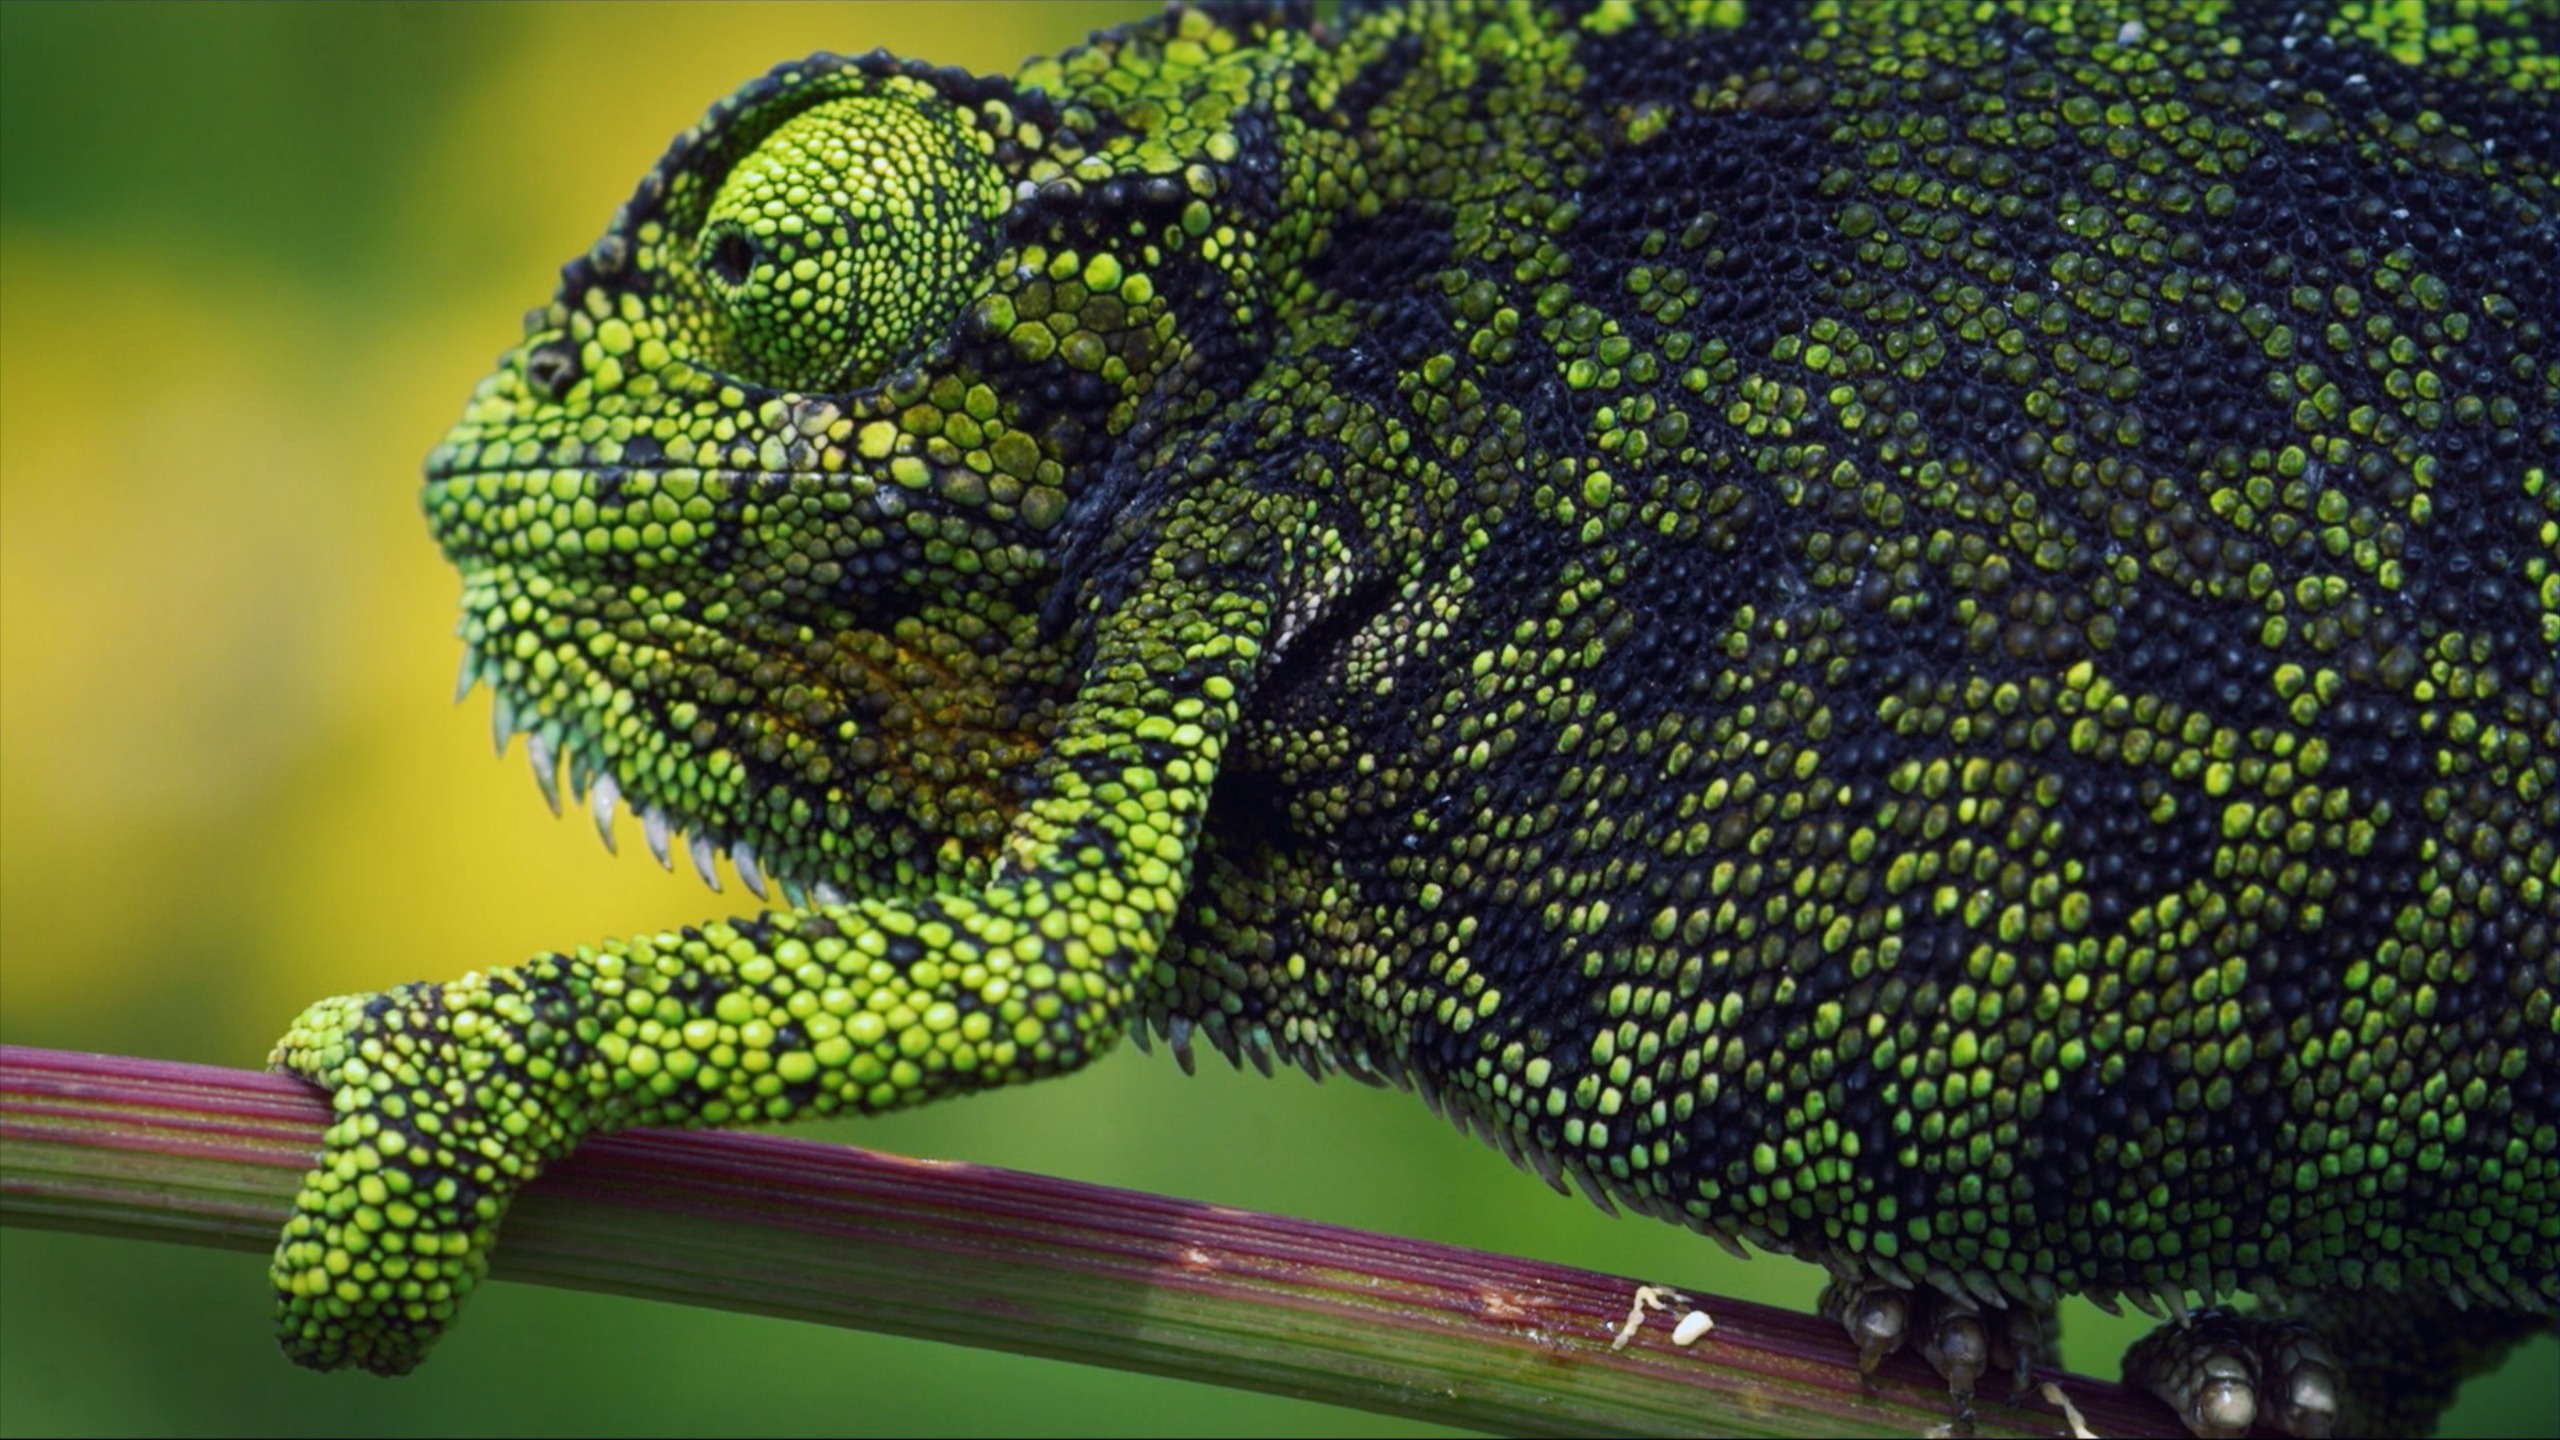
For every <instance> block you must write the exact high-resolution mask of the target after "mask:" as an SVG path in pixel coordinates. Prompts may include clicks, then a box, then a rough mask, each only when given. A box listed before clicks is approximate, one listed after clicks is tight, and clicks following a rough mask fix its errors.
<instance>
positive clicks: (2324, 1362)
mask: <svg viewBox="0 0 2560 1440" xmlns="http://www.w3.org/2000/svg"><path fill="white" fill-rule="evenodd" d="M2124 1379H2125V1383H2126V1384H2128V1385H2132V1386H2136V1387H2138V1388H2141V1389H2146V1390H2149V1391H2150V1392H2151V1393H2152V1394H2154V1395H2157V1396H2159V1397H2160V1399H2161V1401H2162V1403H2164V1404H2166V1405H2167V1406H2168V1407H2169V1408H2170V1409H2172V1410H2175V1411H2177V1412H2178V1418H2179V1419H2181V1420H2183V1421H2185V1422H2186V1425H2187V1428H2188V1429H2189V1430H2191V1431H2193V1432H2195V1433H2196V1434H2197V1435H2198V1436H2202V1437H2207V1440H2214V1437H2222V1436H2238V1435H2246V1434H2248V1433H2249V1429H2250V1427H2251V1426H2252V1425H2255V1424H2257V1423H2258V1422H2259V1420H2260V1419H2261V1417H2262V1416H2263V1418H2264V1419H2265V1421H2266V1423H2267V1425H2268V1426H2269V1427H2270V1428H2272V1429H2274V1430H2276V1431H2277V1432H2279V1433H2281V1434H2285V1435H2295V1436H2301V1437H2304V1440H2318V1437H2325V1436H2328V1435H2331V1434H2334V1433H2335V1432H2336V1430H2337V1425H2338V1410H2339V1403H2340V1394H2339V1372H2338V1367H2337V1363H2336V1362H2335V1361H2334V1360H2332V1359H2331V1358H2330V1355H2329V1352H2328V1350H2327V1348H2326V1347H2324V1346H2323V1345H2322V1344H2321V1343H2320V1342H2319V1340H2318V1339H2317V1338H2315V1337H2314V1336H2313V1334H2312V1332H2311V1327H2309V1326H2307V1325H2304V1324H2302V1323H2300V1322H2299V1321H2294V1320H2278V1319H2267V1318H2263V1317H2257V1316H2244V1315H2240V1314H2238V1313H2236V1312H2234V1311H2230V1310H2225V1309H2220V1308H2214V1309H2207V1310H2199V1311H2197V1312H2196V1313H2195V1314H2193V1315H2191V1316H2189V1317H2187V1319H2186V1321H2185V1322H2184V1323H2176V1322H2172V1323H2170V1324H2167V1325H2163V1326H2161V1327H2160V1328H2159V1329H2157V1330H2154V1331H2152V1332H2151V1333H2150V1334H2149V1335H2146V1336H2144V1337H2143V1338H2142V1339H2141V1340H2140V1341H2139V1342H2137V1343H2136V1344H2135V1345H2134V1347H2133V1348H2132V1349H2131V1350H2129V1351H2127V1352H2125V1357H2124Z"/></svg>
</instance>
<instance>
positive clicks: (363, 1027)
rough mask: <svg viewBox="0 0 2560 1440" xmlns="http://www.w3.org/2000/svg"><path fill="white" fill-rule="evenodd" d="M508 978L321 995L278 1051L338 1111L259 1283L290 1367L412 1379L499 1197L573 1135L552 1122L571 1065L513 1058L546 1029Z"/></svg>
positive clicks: (480, 1260)
mask: <svg viewBox="0 0 2560 1440" xmlns="http://www.w3.org/2000/svg"><path fill="white" fill-rule="evenodd" d="M512 980H513V977H508V978H507V979H501V980H496V981H490V980H482V979H480V978H479V977H471V978H469V979H465V980H462V981H457V982H455V983H454V984H452V985H443V986H439V985H413V986H407V987H404V988H402V989H400V990H397V991H393V992H391V993H390V994H386V995H347V996H340V997H338V998H337V999H333V1000H324V1001H322V1002H320V1003H319V1004H317V1005H314V1006H312V1007H311V1008H310V1009H308V1010H306V1011H304V1012H303V1014H302V1017H301V1018H300V1019H299V1020H297V1021H295V1022H294V1025H293V1027H292V1028H291V1029H290V1030H288V1031H287V1032H286V1033H285V1037H284V1038H283V1039H282V1040H280V1041H278V1042H277V1043H276V1048H275V1052H274V1054H273V1055H271V1056H270V1057H269V1059H268V1065H269V1067H270V1068H272V1069H276V1070H281V1071H285V1072H287V1073H290V1074H294V1075H299V1076H301V1077H303V1078H304V1079H306V1080H310V1081H313V1082H315V1083H317V1084H319V1085H322V1086H324V1087H326V1088H327V1089H328V1090H329V1091H330V1092H331V1103H332V1104H333V1106H334V1107H335V1109H336V1118H335V1119H334V1120H333V1121H332V1122H331V1124H330V1126H329V1131H328V1134H327V1136H326V1140H325V1144H326V1149H325V1150H324V1151H323V1152H322V1155H321V1157H320V1164H319V1166H318V1168H316V1169H314V1170H312V1171H311V1172H310V1173H309V1174H307V1175H305V1176H304V1177H303V1181H302V1191H301V1193H300V1194H299V1195H297V1196H295V1197H294V1213H293V1218H292V1219H290V1220H289V1221H287V1222H286V1224H285V1229H284V1236H283V1239H282V1240H280V1241H279V1242H278V1243H277V1245H276V1252H275V1259H274V1262H273V1264H272V1266H271V1267H270V1270H269V1272H268V1273H269V1275H270V1277H271V1278H272V1279H273V1280H274V1282H275V1287H276V1333H277V1339H278V1341H279V1342H280V1343H281V1344H282V1345H283V1347H284V1352H285V1354H286V1355H287V1356H289V1357H290V1358H291V1359H293V1360H294V1361H295V1362H296V1363H297V1364H302V1365H307V1366H310V1367H312V1368H313V1369H318V1370H334V1369H336V1368H338V1367H340V1366H342V1365H347V1364H354V1365H358V1366H361V1367H363V1368H364V1369H367V1370H370V1371H372V1372H373V1373H375V1374H377V1375H401V1374H406V1373H407V1372H408V1371H410V1370H412V1369H414V1368H416V1366H417V1364H418V1362H419V1361H421V1360H423V1359H425V1358H426V1355H427V1351H428V1350H429V1349H430V1348H431V1347H432V1346H433V1345H434V1344H435V1341H436V1338H437V1337H438V1336H439V1335H441V1334H442V1333H443V1332H444V1327H445V1326H446V1325H447V1324H448V1323H450V1322H451V1321H452V1319H453V1317H454V1314H455V1312H456V1311H457V1310H458V1309H459V1308H460V1307H461V1304H462V1301H463V1299H464V1298H465V1297H466V1296H468V1295H469V1294H470V1292H471V1291H472V1289H473V1288H474V1287H476V1286H477V1285H478V1284H479V1282H480V1280H481V1278H482V1277H483V1276H484V1275H486V1274H487V1273H488V1268H489V1250H490V1246H491V1245H492V1244H493V1243H494V1242H495V1241H496V1239H497V1233H498V1221H499V1218H500V1217H501V1216H502V1215H504V1214H505V1212H506V1205H507V1201H508V1199H509V1198H510V1197H511V1196H512V1195H513V1193H514V1192H515V1190H516V1189H517V1188H518V1187H520V1186H522V1185H523V1184H524V1182H526V1181H527V1180H530V1179H531V1178H533V1175H534V1173H535V1172H536V1171H538V1170H539V1169H540V1168H541V1165H542V1163H543V1161H545V1160H547V1159H549V1158H552V1157H554V1156H557V1155H560V1154H563V1153H565V1152H566V1151H567V1149H568V1148H569V1146H570V1145H572V1144H574V1143H575V1142H576V1139H577V1138H578V1133H581V1132H578V1131H576V1130H574V1129H573V1128H571V1127H566V1126H563V1125H561V1124H559V1123H558V1122H557V1121H556V1120H555V1119H554V1118H553V1117H554V1116H556V1115H558V1114H561V1113H564V1111H563V1107H562V1106H561V1105H560V1104H558V1103H557V1102H558V1101H560V1100H561V1099H563V1098H565V1097H564V1096H562V1095H561V1094H560V1093H559V1088H558V1087H559V1086H560V1084H561V1082H563V1081H565V1080H566V1079H567V1078H568V1074H567V1072H568V1071H569V1070H570V1069H571V1068H572V1067H567V1066H555V1065H543V1066H541V1067H540V1071H541V1073H540V1074H539V1075H537V1074H536V1073H535V1072H536V1066H535V1065H533V1064H530V1063H523V1064H511V1063H510V1062H509V1061H508V1060H507V1058H506V1056H507V1052H508V1049H509V1048H510V1045H511V1044H512V1042H514V1041H515V1040H516V1038H517V1037H518V1036H519V1035H520V1034H521V1033H522V1030H520V1029H519V1027H523V1028H524V1029H534V1028H538V1027H539V1026H540V1023H541V1022H540V1019H539V1018H538V1011H539V1010H540V1008H541V1007H540V1006H538V1005H536V1004H533V1003H530V1002H529V999H528V997H527V995H526V994H525V993H524V991H523V990H522V988H521V987H520V985H518V984H515V983H510V982H511V981H512ZM515 1048H516V1050H517V1053H518V1054H519V1055H521V1054H522V1049H521V1046H516V1047H515Z"/></svg>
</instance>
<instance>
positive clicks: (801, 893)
mask: <svg viewBox="0 0 2560 1440" xmlns="http://www.w3.org/2000/svg"><path fill="white" fill-rule="evenodd" d="M483 680H486V681H487V682H488V684H489V692H490V708H489V736H490V740H491V742H492V744H493V745H494V746H495V748H496V750H497V753H498V754H499V755H500V756H501V757H503V756H505V754H506V753H507V744H508V742H509V741H511V740H513V739H514V738H515V737H517V736H519V735H521V736H523V737H524V753H525V762H526V764H527V766H528V767H529V768H530V769H531V770H532V771H533V783H534V785H535V787H536V788H537V789H539V790H540V791H541V792H542V799H543V802H544V803H545V804H547V805H549V806H550V807H551V813H552V814H554V815H558V814H561V813H562V811H563V805H562V801H561V794H562V790H563V788H564V786H563V784H562V780H563V772H564V769H565V772H566V782H567V783H566V786H565V788H566V790H567V792H568V794H569V795H570V797H571V798H573V799H575V800H577V801H578V802H579V803H580V804H581V805H582V806H583V807H584V808H585V809H586V810H587V812H588V814H589V815H591V816H592V817H593V818H594V821H595V827H596V838H597V839H599V840H601V841H602V842H604V848H605V853H607V854H618V853H620V849H621V847H620V846H619V845H618V844H617V843H616V841H615V839H614V830H613V822H614V816H615V814H616V812H618V811H621V810H624V809H628V810H630V811H631V812H632V813H633V815H634V816H635V817H636V818H637V819H638V820H639V822H640V834H641V838H642V840H643V841H644V842H645V843H646V844H647V846H648V847H649V854H650V855H651V857H652V858H654V859H656V860H657V862H658V864H659V866H660V867H661V868H662V869H665V870H668V871H671V872H672V871H673V870H674V869H675V851H676V849H677V847H678V846H679V845H681V846H682V848H683V850H684V853H685V857H686V858H687V859H688V860H690V861H691V862H692V864H693V870H694V873H695V874H697V875H699V876H701V877H702V883H703V884H704V885H706V886H708V887H709V888H710V889H711V891H712V892H713V893H714V894H718V893H720V891H721V888H722V887H721V883H720V871H719V868H718V865H719V862H720V861H721V860H724V859H725V860H727V861H728V862H729V866H730V868H731V869H733V870H735V871H737V873H738V880H739V883H741V884H743V885H745V886H746V887H747V890H748V892H749V893H750V894H752V895H754V896H755V897H756V898H757V899H758V900H768V901H769V900H771V899H772V898H773V897H774V896H775V895H777V894H779V895H780V896H781V897H782V898H783V899H784V900H786V901H788V902H789V903H792V904H795V905H796V904H804V903H807V902H808V901H811V900H814V901H816V902H817V903H819V904H822V905H828V904H837V903H840V902H841V901H842V899H843V895H842V892H840V891H839V890H838V889H837V888H836V887H835V886H834V885H833V884H832V883H830V882H828V881H824V880H818V881H810V880H805V879H802V878H800V877H797V876H791V875H768V874H767V873H766V870H765V866H764V862H763V860H762V858H761V857H759V856H758V855H757V853H756V849H755V846H754V845H753V844H751V843H749V842H748V841H746V840H744V839H726V840H724V839H720V838H716V837H715V836H714V835H713V834H712V832H711V831H710V830H709V829H707V828H704V827H700V826H697V827H695V828H694V829H693V830H692V831H691V832H690V833H687V831H686V830H685V829H684V828H683V827H682V826H680V825H679V824H678V823H677V822H676V820H675V819H674V818H673V817H672V816H670V815H669V814H668V813H667V811H666V808H665V807H664V806H662V805H658V804H655V803H648V804H640V805H634V804H632V803H631V801H630V799H629V798H628V797H627V796H625V795H624V793H623V789H622V782H621V781H620V780H619V779H617V778H615V776H614V773H613V771H612V769H611V768H610V767H609V766H608V765H607V764H606V763H605V761H604V759H603V758H602V757H601V756H600V755H598V754H596V753H594V751H593V748H592V747H591V746H588V745H582V744H580V743H579V742H578V740H577V738H576V737H575V736H574V735H573V733H572V731H571V730H570V727H568V726H567V725H564V724H563V723H561V722H560V721H558V720H553V719H547V718H542V717H538V716H534V715H531V714H529V713H527V712H526V711H524V710H520V709H519V708H518V707H517V704H516V702H515V701H514V700H513V699H512V698H511V697H509V695H508V694H507V691H506V687H505V686H504V684H503V683H502V682H501V681H500V679H499V677H498V675H497V673H496V670H495V667H494V666H491V665H489V664H488V663H487V662H486V661H485V660H484V659H483V658H482V657H481V655H480V654H479V652H478V651H476V650H474V649H471V648H470V647H468V646H466V647H465V648H464V650H463V655H462V669H461V673H460V675H459V677H458V678H457V680H456V682H455V686H454V697H453V698H454V700H455V701H456V702H457V703H458V702H460V701H462V700H465V699H467V698H469V696H470V694H471V691H472V689H473V688H474V687H475V686H477V685H479V684H480V683H481V682H482V681H483Z"/></svg>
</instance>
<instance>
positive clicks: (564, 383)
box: [524, 340, 578, 400]
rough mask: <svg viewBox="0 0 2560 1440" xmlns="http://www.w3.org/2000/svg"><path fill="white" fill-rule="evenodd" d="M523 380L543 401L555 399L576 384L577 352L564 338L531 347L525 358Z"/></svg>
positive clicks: (566, 392)
mask: <svg viewBox="0 0 2560 1440" xmlns="http://www.w3.org/2000/svg"><path fill="white" fill-rule="evenodd" d="M524 379H525V383H526V384H528V385H530V386H532V387H533V390H534V393H535V394H537V395H540V396H541V397H542V398H544V399H545V400H557V399H559V398H560V397H562V396H564V395H566V394H568V393H569V387H570V386H572V385H575V384H577V383H578V352H577V351H576V350H575V349H572V348H571V347H570V345H569V343H568V342H567V341H565V340H554V341H551V342H550V343H549V344H545V345H537V346H535V347H533V353H532V354H530V355H527V356H526V357H524Z"/></svg>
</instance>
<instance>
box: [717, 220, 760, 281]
mask: <svg viewBox="0 0 2560 1440" xmlns="http://www.w3.org/2000/svg"><path fill="white" fill-rule="evenodd" d="M756 258H757V257H756V247H755V244H754V242H753V241H750V240H749V239H747V237H746V236H744V235H741V234H739V233H738V232H737V231H735V230H731V231H728V232H726V233H724V234H722V235H721V236H720V238H719V239H718V240H716V241H714V242H713V243H712V246H711V259H710V262H709V268H710V270H711V278H712V279H714V280H717V281H718V282H720V284H721V285H722V286H724V287H726V288H727V289H731V290H738V289H742V288H744V287H745V285H746V283H747V279H748V277H749V276H751V275H753V274H754V273H755V268H756Z"/></svg>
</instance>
